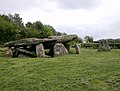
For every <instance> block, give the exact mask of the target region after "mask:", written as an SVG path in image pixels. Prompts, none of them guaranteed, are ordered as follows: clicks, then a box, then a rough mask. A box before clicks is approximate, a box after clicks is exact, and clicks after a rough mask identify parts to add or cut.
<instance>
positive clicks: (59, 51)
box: [53, 43, 68, 56]
mask: <svg viewBox="0 0 120 91" xmlns="http://www.w3.org/2000/svg"><path fill="white" fill-rule="evenodd" d="M53 51H54V56H58V55H64V54H68V50H67V49H66V48H65V46H64V45H63V44H62V43H56V44H55V45H54V48H53Z"/></svg>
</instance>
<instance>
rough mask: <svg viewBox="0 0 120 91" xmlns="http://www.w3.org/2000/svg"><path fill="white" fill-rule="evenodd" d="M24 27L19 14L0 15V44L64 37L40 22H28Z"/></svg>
mask: <svg viewBox="0 0 120 91" xmlns="http://www.w3.org/2000/svg"><path fill="white" fill-rule="evenodd" d="M25 25H26V26H24V24H23V21H22V18H21V17H20V15H19V14H16V13H15V14H14V15H11V14H8V15H0V44H4V43H5V42H9V41H13V40H18V39H22V38H32V37H36V38H47V37H49V36H51V35H64V34H66V33H61V32H57V31H56V30H55V29H54V28H53V27H52V26H50V25H43V24H42V23H41V22H40V21H36V22H33V23H31V22H28V23H27V24H25Z"/></svg>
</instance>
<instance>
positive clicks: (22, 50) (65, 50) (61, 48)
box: [4, 35, 79, 58]
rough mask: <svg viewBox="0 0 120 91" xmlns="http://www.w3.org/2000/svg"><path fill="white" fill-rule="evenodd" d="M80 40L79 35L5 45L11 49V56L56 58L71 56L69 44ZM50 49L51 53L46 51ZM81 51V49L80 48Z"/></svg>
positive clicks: (24, 40) (29, 39) (23, 40)
mask: <svg viewBox="0 0 120 91" xmlns="http://www.w3.org/2000/svg"><path fill="white" fill-rule="evenodd" d="M76 38H78V36H77V35H63V36H50V37H49V38H44V39H38V38H26V39H20V40H17V41H11V42H7V43H5V44H4V46H5V47H9V49H8V52H7V53H9V56H10V57H12V58H14V57H19V56H20V55H25V56H30V57H54V56H59V55H64V54H69V52H70V45H69V44H68V43H69V42H71V41H73V40H74V39H76ZM46 49H49V52H46V51H45V50H46ZM78 49H79V48H78Z"/></svg>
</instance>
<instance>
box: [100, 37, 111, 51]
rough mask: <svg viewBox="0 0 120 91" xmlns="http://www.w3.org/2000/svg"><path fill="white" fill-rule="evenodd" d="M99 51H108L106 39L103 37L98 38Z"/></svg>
mask: <svg viewBox="0 0 120 91" xmlns="http://www.w3.org/2000/svg"><path fill="white" fill-rule="evenodd" d="M100 51H110V46H109V44H108V41H107V40H104V39H102V40H99V48H98V52H100Z"/></svg>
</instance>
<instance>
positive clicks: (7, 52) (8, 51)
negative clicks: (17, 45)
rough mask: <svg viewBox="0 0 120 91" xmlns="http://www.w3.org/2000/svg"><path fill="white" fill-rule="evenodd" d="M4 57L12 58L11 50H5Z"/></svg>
mask: <svg viewBox="0 0 120 91" xmlns="http://www.w3.org/2000/svg"><path fill="white" fill-rule="evenodd" d="M5 55H6V56H8V57H12V56H13V52H12V49H11V48H8V49H7V50H6V53H5Z"/></svg>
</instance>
